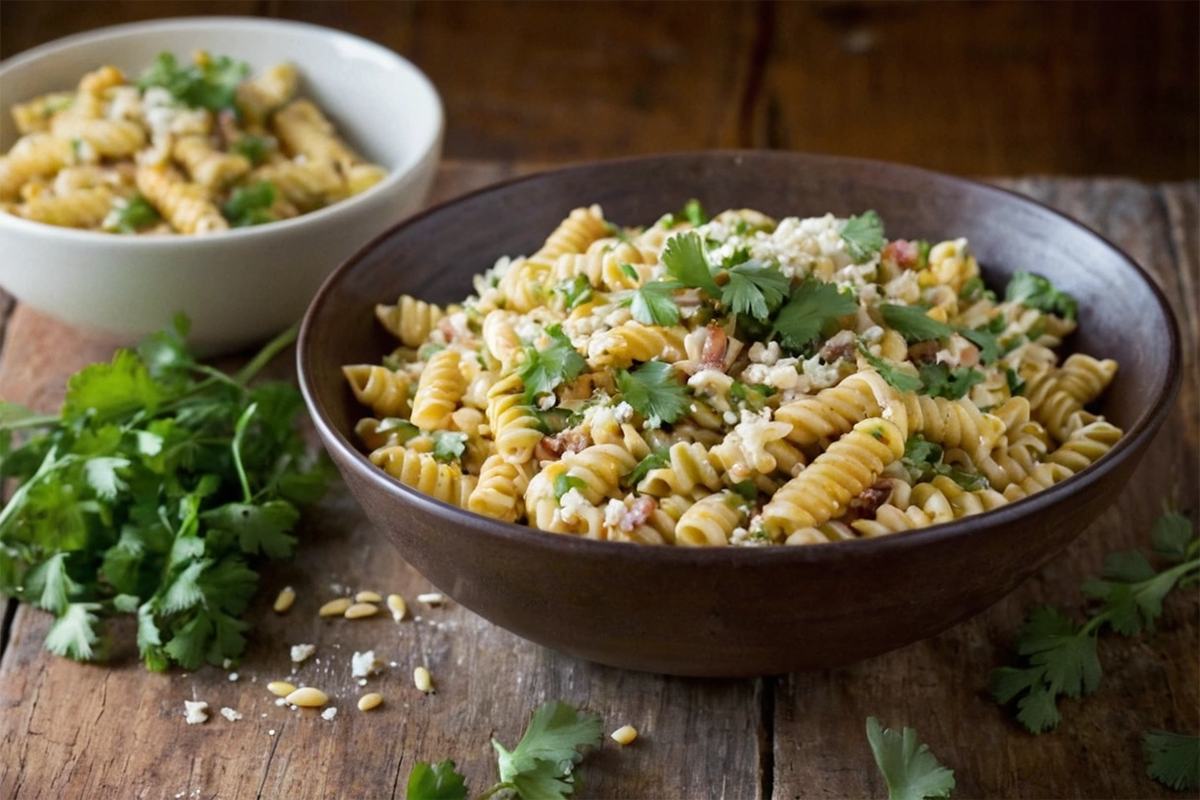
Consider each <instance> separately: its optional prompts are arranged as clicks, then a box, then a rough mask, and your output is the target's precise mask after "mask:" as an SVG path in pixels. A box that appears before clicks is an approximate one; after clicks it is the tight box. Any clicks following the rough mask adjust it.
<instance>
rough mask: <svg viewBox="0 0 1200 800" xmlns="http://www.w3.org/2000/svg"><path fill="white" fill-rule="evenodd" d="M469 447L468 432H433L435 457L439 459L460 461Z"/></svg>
mask: <svg viewBox="0 0 1200 800" xmlns="http://www.w3.org/2000/svg"><path fill="white" fill-rule="evenodd" d="M466 449H467V434H465V433H461V432H459V431H434V432H433V457H434V458H436V459H437V460H438V461H458V460H459V459H460V458H462V454H463V453H464V452H465V451H466Z"/></svg>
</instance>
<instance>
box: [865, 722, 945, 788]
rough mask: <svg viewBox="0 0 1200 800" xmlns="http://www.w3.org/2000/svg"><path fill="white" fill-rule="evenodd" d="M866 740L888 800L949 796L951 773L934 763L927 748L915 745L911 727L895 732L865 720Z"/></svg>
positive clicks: (925, 745) (934, 759)
mask: <svg viewBox="0 0 1200 800" xmlns="http://www.w3.org/2000/svg"><path fill="white" fill-rule="evenodd" d="M867 741H868V742H870V744H871V752H872V753H874V755H875V763H876V764H878V765H879V771H880V772H882V773H883V779H884V781H886V782H887V787H888V797H889V798H890V800H925V798H941V797H949V796H950V792H951V791H953V789H954V771H953V770H950V769H947V768H946V767H944V766H942V765H941V763H939V762H938V760H937V757H936V756H934V754H933V753H931V752H929V745H927V744H921V743H919V740H918V739H917V732H916V731H915V730H913V729H912V728H905V729H904V730H903V732H901V733H897V732H896V731H894V730H892V729H891V728H883V727H882V726H880V724H879V720H878V719H876V718H875V717H867Z"/></svg>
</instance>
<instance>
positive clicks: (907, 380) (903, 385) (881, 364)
mask: <svg viewBox="0 0 1200 800" xmlns="http://www.w3.org/2000/svg"><path fill="white" fill-rule="evenodd" d="M858 351H859V352H860V353H862V355H863V358H865V359H866V360H867V363H868V364H870V365H871V366H872V367H874V368H875V371H876V372H878V373H879V377H881V378H883V379H884V380H885V381H887V382H888V383H890V384H891V385H892V386H894V387H895V388H896V389H898V390H899V391H901V392H915V391H918V390H920V389H921V387H922V386H924V385H925V384H924V383H923V382H922V381H921V379H920V378H918V377H917V376H915V375H910V374H909V373H907V372H904V371H903V370H899V369H896V368H895V367H893V366H892V365H891V364H890V363H888V362H887V361H885V360H883V359H882V358H880V357H878V356H873V355H871V351H870V350H868V349H867V348H866V345H864V344H863V343H862V342H861V341H860V342H859V343H858Z"/></svg>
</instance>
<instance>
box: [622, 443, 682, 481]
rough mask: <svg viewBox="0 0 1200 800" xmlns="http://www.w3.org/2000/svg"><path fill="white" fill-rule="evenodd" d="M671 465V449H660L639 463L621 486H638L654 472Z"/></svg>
mask: <svg viewBox="0 0 1200 800" xmlns="http://www.w3.org/2000/svg"><path fill="white" fill-rule="evenodd" d="M670 463H671V449H670V448H669V447H660V448H658V449H657V450H655V451H654V452H653V453H651V454H650V455H648V456H646V457H645V458H643V459H642V460H641V461H639V462H638V463H637V466H636V467H634V468H633V472H630V473H629V474H628V475H626V476H625V477H624V478H622V479H621V484H622V485H624V486H637V485H638V484H639V483H641V482H642V479H643V478H645V477H646V476H647V475H649V474H650V472H651V471H652V470H656V469H662V468H663V467H665V466H667V464H670Z"/></svg>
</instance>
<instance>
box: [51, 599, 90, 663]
mask: <svg viewBox="0 0 1200 800" xmlns="http://www.w3.org/2000/svg"><path fill="white" fill-rule="evenodd" d="M99 608H100V604H99V603H71V604H69V605H68V606H67V608H66V611H64V612H63V613H62V614H61V615H60V616H59V618H58V619H57V620H55V621H54V624H53V625H51V626H50V630H49V632H47V633H46V649H47V650H49V651H50V652H51V653H54V654H55V655H60V656H67V657H68V658H73V659H75V660H76V661H91V660H92V659H93V658H95V656H96V655H97V653H96V649H95V648H96V645H97V644H98V643H99V642H100V637H99V635H97V633H96V625H97V623H98V622H99V619H98V618H97V617H96V615H95V614H93V613H92V612H93V611H96V610H97V609H99Z"/></svg>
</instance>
